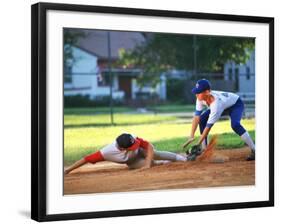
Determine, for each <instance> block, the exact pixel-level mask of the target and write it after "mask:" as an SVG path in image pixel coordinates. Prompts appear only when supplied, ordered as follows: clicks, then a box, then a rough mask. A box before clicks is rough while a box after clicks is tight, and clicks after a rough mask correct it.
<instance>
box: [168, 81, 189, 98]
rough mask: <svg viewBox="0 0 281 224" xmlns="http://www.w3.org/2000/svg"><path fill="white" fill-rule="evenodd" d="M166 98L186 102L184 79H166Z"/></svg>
mask: <svg viewBox="0 0 281 224" xmlns="http://www.w3.org/2000/svg"><path fill="white" fill-rule="evenodd" d="M167 100H169V101H170V102H177V103H186V100H185V81H183V80H181V79H167Z"/></svg>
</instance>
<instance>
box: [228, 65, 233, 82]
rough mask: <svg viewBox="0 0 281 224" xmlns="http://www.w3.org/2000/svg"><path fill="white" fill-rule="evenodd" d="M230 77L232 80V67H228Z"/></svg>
mask: <svg viewBox="0 0 281 224" xmlns="http://www.w3.org/2000/svg"><path fill="white" fill-rule="evenodd" d="M228 79H229V80H232V68H229V69H228Z"/></svg>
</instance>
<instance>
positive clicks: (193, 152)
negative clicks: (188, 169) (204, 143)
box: [186, 145, 202, 161]
mask: <svg viewBox="0 0 281 224" xmlns="http://www.w3.org/2000/svg"><path fill="white" fill-rule="evenodd" d="M201 153H202V148H201V145H194V146H192V147H191V148H190V149H189V150H187V151H186V155H187V160H189V161H194V160H196V157H197V156H199V155H201Z"/></svg>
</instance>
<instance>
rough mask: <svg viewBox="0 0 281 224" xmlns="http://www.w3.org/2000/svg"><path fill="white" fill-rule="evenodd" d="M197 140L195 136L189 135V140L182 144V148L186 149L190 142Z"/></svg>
mask: <svg viewBox="0 0 281 224" xmlns="http://www.w3.org/2000/svg"><path fill="white" fill-rule="evenodd" d="M194 140H195V138H194V137H189V138H188V140H187V141H186V142H185V143H184V144H183V145H182V148H183V149H184V148H185V147H186V146H188V145H189V144H190V143H192V142H193V141H194Z"/></svg>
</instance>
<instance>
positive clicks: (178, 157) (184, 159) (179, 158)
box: [176, 154, 187, 161]
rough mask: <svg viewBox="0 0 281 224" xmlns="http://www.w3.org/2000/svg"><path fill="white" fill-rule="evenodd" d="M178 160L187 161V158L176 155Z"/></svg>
mask: <svg viewBox="0 0 281 224" xmlns="http://www.w3.org/2000/svg"><path fill="white" fill-rule="evenodd" d="M176 159H177V161H186V160H187V159H186V157H185V156H182V155H179V154H177V155H176Z"/></svg>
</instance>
